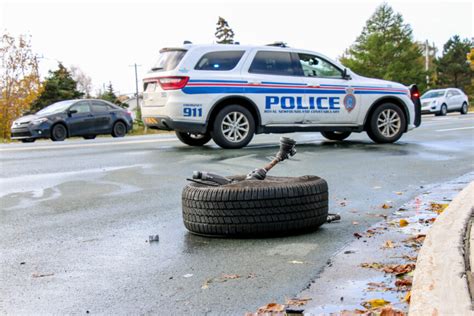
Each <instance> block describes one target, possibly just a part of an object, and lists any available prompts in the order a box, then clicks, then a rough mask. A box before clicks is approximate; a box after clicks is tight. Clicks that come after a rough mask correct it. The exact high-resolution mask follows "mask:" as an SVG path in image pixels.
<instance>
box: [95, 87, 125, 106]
mask: <svg viewBox="0 0 474 316" xmlns="http://www.w3.org/2000/svg"><path fill="white" fill-rule="evenodd" d="M98 98H99V99H102V100H106V101H109V102H112V103H114V104H117V105H118V106H121V107H123V108H127V107H128V104H126V103H123V102H122V101H120V99H119V98H118V97H117V95H116V94H115V91H114V87H113V86H112V82H109V84H108V85H107V89H106V90H105V91H104V92H103V93H100V94H99V96H98Z"/></svg>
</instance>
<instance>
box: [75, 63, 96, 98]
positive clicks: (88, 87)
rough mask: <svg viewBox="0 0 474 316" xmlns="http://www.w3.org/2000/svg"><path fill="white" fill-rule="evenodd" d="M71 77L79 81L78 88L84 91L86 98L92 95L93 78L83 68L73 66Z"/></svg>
mask: <svg viewBox="0 0 474 316" xmlns="http://www.w3.org/2000/svg"><path fill="white" fill-rule="evenodd" d="M70 71H71V77H72V79H74V80H75V81H76V82H77V90H79V91H80V92H82V93H83V94H84V95H85V97H86V98H90V97H91V91H92V79H91V77H89V76H88V75H86V74H85V73H84V72H83V71H82V69H81V68H79V67H77V66H71V67H70Z"/></svg>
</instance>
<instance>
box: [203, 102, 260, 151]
mask: <svg viewBox="0 0 474 316" xmlns="http://www.w3.org/2000/svg"><path fill="white" fill-rule="evenodd" d="M232 123H235V124H238V125H236V126H234V127H232V126H231V124H232ZM226 124H227V126H231V127H229V128H228V129H227V130H225V129H224V127H225V126H226ZM254 133H255V120H254V118H253V116H252V114H251V113H250V111H249V110H247V109H246V108H244V107H243V106H241V105H237V104H234V105H227V106H225V107H224V108H223V109H222V110H221V111H220V112H219V113H218V114H217V116H216V118H215V119H214V122H212V131H211V136H212V139H213V140H214V141H215V142H216V144H217V145H219V146H220V147H222V148H228V149H235V148H242V147H245V146H246V145H247V144H248V143H249V142H250V141H251V140H252V138H253V134H254Z"/></svg>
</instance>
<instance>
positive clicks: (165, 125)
mask: <svg viewBox="0 0 474 316" xmlns="http://www.w3.org/2000/svg"><path fill="white" fill-rule="evenodd" d="M143 123H144V124H145V125H146V126H147V127H149V128H153V129H161V130H165V131H179V132H188V133H198V134H204V133H205V132H206V130H207V124H203V123H196V122H184V121H174V120H172V119H171V118H169V117H168V116H147V117H143Z"/></svg>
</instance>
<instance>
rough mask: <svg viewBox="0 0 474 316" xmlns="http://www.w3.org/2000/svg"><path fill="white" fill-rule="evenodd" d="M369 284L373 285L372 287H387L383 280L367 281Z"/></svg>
mask: <svg viewBox="0 0 474 316" xmlns="http://www.w3.org/2000/svg"><path fill="white" fill-rule="evenodd" d="M367 285H368V286H372V287H385V286H386V285H385V283H383V282H369V283H367Z"/></svg>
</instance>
